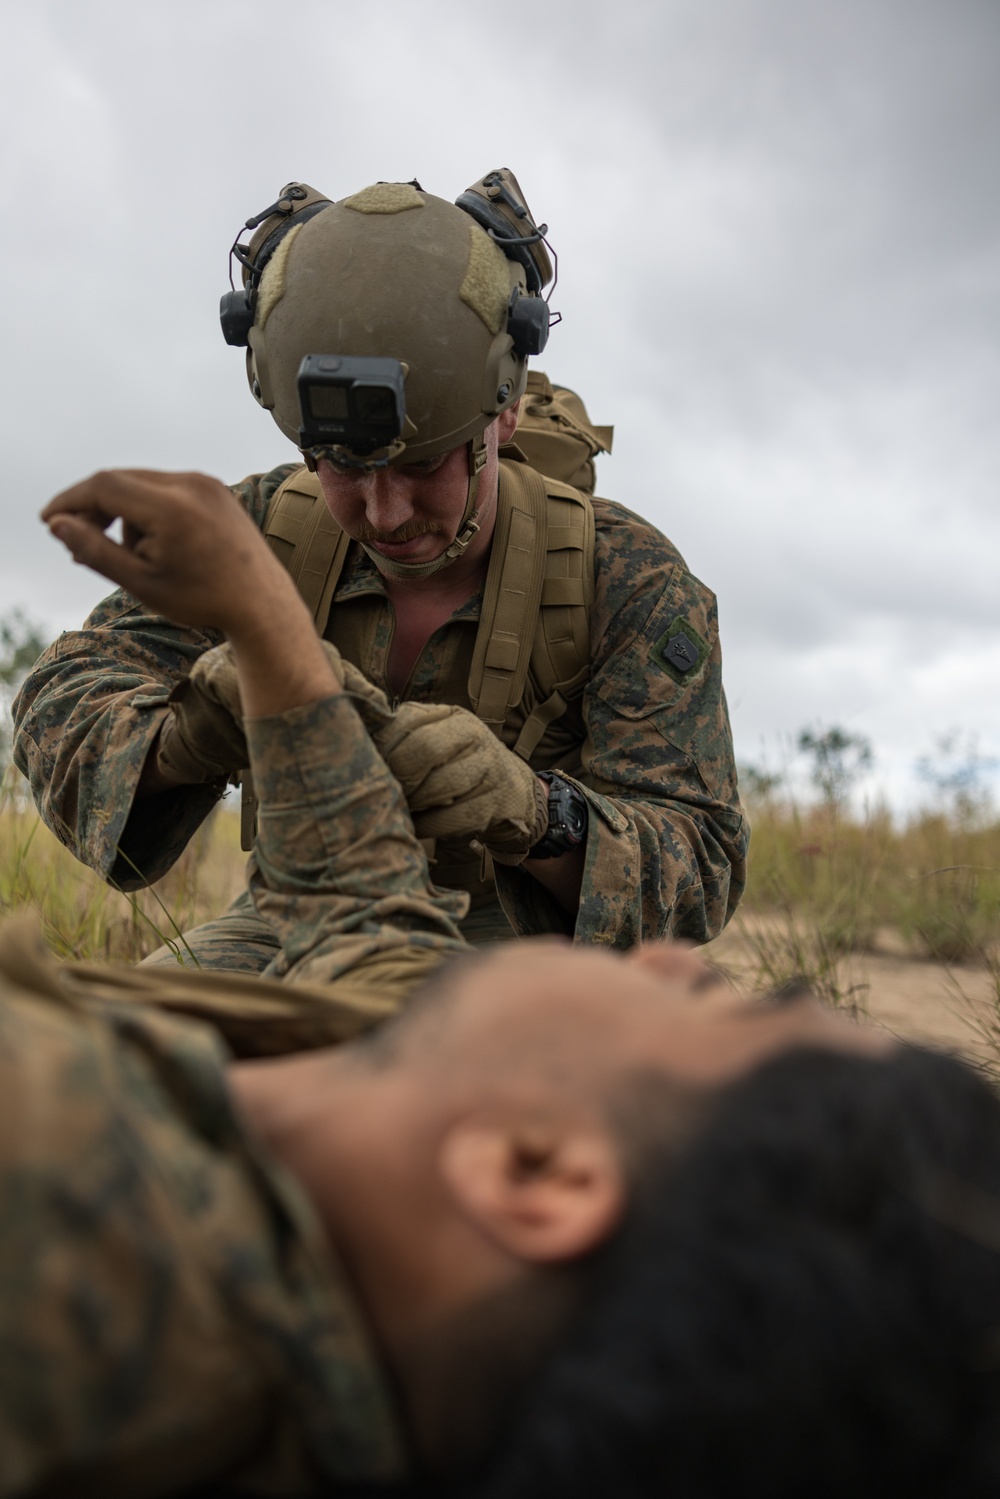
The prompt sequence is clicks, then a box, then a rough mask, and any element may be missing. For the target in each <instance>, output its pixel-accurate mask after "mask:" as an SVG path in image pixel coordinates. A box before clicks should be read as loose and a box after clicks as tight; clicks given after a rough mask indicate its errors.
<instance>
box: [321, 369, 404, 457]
mask: <svg viewBox="0 0 1000 1499" xmlns="http://www.w3.org/2000/svg"><path fill="white" fill-rule="evenodd" d="M404 377H405V372H404V370H403V366H402V365H401V364H400V362H399V360H398V359H364V358H359V357H356V356H352V355H347V354H307V355H306V357H305V358H304V359H303V361H302V363H301V364H300V365H299V373H298V377H297V380H298V387H299V408H300V410H301V413H302V426H301V427H300V428H299V447H300V448H302V449H303V450H306V449H309V448H328V447H329V448H346V449H347V451H348V452H349V453H354V454H357V455H358V457H360V458H366V457H367V456H368V455H369V454H370V453H374V452H375V451H376V450H377V449H378V448H387V447H389V445H390V444H391V443H393V442H395V441H396V439H397V437H399V436H400V435H401V433H402V431H403V423H404V422H405V420H406V399H405V393H404V389H403V381H404Z"/></svg>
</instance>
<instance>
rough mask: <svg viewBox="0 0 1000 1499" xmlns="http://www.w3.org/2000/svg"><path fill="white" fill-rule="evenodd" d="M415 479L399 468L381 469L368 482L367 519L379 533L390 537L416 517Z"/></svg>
mask: <svg viewBox="0 0 1000 1499" xmlns="http://www.w3.org/2000/svg"><path fill="white" fill-rule="evenodd" d="M413 488H414V486H413V480H412V478H410V477H409V475H407V474H401V473H399V472H398V470H396V469H392V468H380V469H376V470H375V472H374V473H371V474H366V475H365V479H364V500H365V519H366V520H367V522H368V524H369V525H370V526H373V527H374V528H375V530H376V531H381V532H382V533H383V534H384V535H388V534H389V533H390V532H391V531H398V530H399V528H400V526H405V525H406V524H407V522H408V521H411V520H412V519H413V518H414V516H415V514H416V507H415V505H414V497H413Z"/></svg>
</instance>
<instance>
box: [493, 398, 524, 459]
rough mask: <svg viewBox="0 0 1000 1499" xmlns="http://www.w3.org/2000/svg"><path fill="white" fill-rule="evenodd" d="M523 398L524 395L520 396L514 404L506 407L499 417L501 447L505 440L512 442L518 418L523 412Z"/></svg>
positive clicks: (498, 434)
mask: <svg viewBox="0 0 1000 1499" xmlns="http://www.w3.org/2000/svg"><path fill="white" fill-rule="evenodd" d="M522 399H523V397H522V396H518V398H517V400H516V401H515V402H514V403H513V405H511V406H508V407H506V408H505V409H504V410H503V411H501V413H500V415H499V416H498V417H497V442H498V443H499V446H500V447H503V445H504V443H505V442H510V440H511V438H512V437H513V436H514V433H515V431H516V430H517V419H518V417H519V416H520V414H521V401H522Z"/></svg>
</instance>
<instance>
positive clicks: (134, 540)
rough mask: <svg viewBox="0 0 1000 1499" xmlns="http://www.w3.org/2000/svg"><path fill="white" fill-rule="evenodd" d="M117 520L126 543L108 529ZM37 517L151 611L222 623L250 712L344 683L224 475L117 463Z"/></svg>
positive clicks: (313, 696) (308, 698)
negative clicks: (222, 478) (215, 476)
mask: <svg viewBox="0 0 1000 1499" xmlns="http://www.w3.org/2000/svg"><path fill="white" fill-rule="evenodd" d="M119 519H120V520H121V521H122V535H123V539H122V541H121V542H117V541H113V540H112V539H111V537H110V536H107V535H106V534H105V533H106V531H107V528H108V527H109V526H110V525H111V524H112V522H114V521H115V520H119ZM42 520H43V521H44V522H45V524H46V525H47V526H48V528H49V530H50V531H51V532H52V534H53V536H55V537H57V538H58V539H59V540H60V541H61V542H62V543H63V545H64V546H65V547H67V548H68V550H69V551H70V552H71V554H72V556H73V558H74V560H75V561H77V562H82V563H84V564H86V566H87V567H92V568H93V569H94V570H95V572H99V573H101V574H103V576H104V577H106V578H110V579H111V581H112V582H113V583H118V584H120V585H121V587H123V588H125V589H127V590H128V592H129V593H132V594H134V595H135V596H136V598H138V599H141V600H142V602H143V603H144V604H148V605H149V606H150V608H151V609H155V610H156V611H157V612H158V613H160V614H165V615H166V616H167V618H168V619H172V620H175V621H176V622H177V623H178V624H182V625H196V626H199V627H202V628H204V627H207V626H212V627H215V628H216V629H220V630H223V631H225V633H226V635H228V636H229V639H230V641H231V642H232V646H233V651H234V654H235V659H236V665H237V668H238V671H239V681H240V693H241V696H242V699H243V705H244V709H245V711H246V713H247V714H248V715H249V716H251V717H257V716H261V715H266V714H270V713H283V712H285V711H286V710H288V709H290V708H294V707H297V706H299V705H302V704H305V703H309V702H314V701H316V700H317V699H318V698H321V697H325V696H327V695H328V694H329V693H331V692H338V691H339V690H340V686H339V683H338V681H337V678H336V676H335V675H334V673H333V672H332V671H331V669H330V666H329V664H328V663H327V659H326V657H325V655H324V654H323V649H322V646H321V644H320V642H319V640H318V638H317V636H316V631H315V629H314V628H313V622H312V618H311V616H310V614H309V611H308V610H307V609H306V606H305V604H304V603H303V602H302V600H301V598H300V597H299V595H298V593H297V591H296V589H295V585H294V584H293V583H292V581H291V579H290V578H289V576H288V574H287V573H286V572H285V570H284V568H283V567H282V566H281V563H280V562H279V561H278V559H277V558H276V557H275V556H274V554H273V553H272V552H271V549H270V547H269V546H268V545H267V543H266V542H265V540H264V538H263V536H262V535H261V534H260V532H259V531H258V530H257V527H256V526H255V525H254V523H253V521H252V520H251V519H250V517H249V516H248V515H247V514H246V512H245V511H244V510H243V508H242V506H241V505H240V504H239V502H238V501H237V500H236V499H235V498H234V496H233V495H232V494H231V493H230V491H229V490H228V489H227V488H226V486H225V485H224V484H221V483H220V482H219V481H218V479H210V478H209V477H208V476H207V475H206V474H173V473H160V472H158V471H155V470H151V469H110V470H107V471H105V472H103V473H98V474H94V475H92V477H91V478H89V479H84V480H83V482H82V483H81V484H74V485H73V487H72V488H71V489H66V490H64V491H63V493H62V494H58V495H56V497H55V499H54V500H50V501H49V503H48V505H46V507H45V509H44V510H43V511H42Z"/></svg>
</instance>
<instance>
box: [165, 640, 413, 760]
mask: <svg viewBox="0 0 1000 1499" xmlns="http://www.w3.org/2000/svg"><path fill="white" fill-rule="evenodd" d="M323 648H324V650H325V651H326V653H327V656H328V657H329V660H330V665H331V666H332V667H333V672H334V675H335V676H336V678H337V680H338V681H339V682H340V685H341V686H342V687H343V688H344V690H345V691H346V692H348V693H350V695H351V698H352V699H353V700H354V702H355V704H356V705H357V707H358V711H359V712H360V713H361V717H362V719H363V720H364V723H365V726H366V728H367V729H368V731H369V733H374V732H375V731H376V730H377V729H378V728H379V727H381V726H382V725H384V724H385V723H386V722H388V721H391V719H392V710H391V708H390V707H389V700H388V698H387V697H386V695H385V693H384V692H380V691H379V689H378V688H377V687H376V686H374V685H373V684H372V683H371V682H369V680H368V678H367V677H366V676H365V675H364V673H363V672H361V671H359V670H358V668H357V667H356V666H353V665H352V664H351V662H350V661H345V660H344V659H343V657H342V656H341V654H340V652H339V651H338V650H337V648H336V646H334V645H331V644H330V642H329V641H328V640H324V641H323ZM169 703H170V710H171V711H170V713H169V714H168V716H167V718H166V719H165V720H164V724H163V727H162V729H161V730H160V740H159V745H158V747H157V762H156V763H157V768H158V769H159V770H161V771H162V772H163V774H164V775H165V776H167V777H168V778H169V779H170V780H172V781H175V782H176V783H177V784H178V785H189V786H190V785H199V784H201V783H203V782H205V781H214V780H217V779H219V778H220V777H223V776H228V775H231V774H232V772H233V771H236V770H244V769H245V768H246V767H247V766H248V765H249V764H250V756H249V754H248V752H247V742H246V735H245V734H244V732H243V707H242V704H241V702H240V691H239V683H238V680H237V675H236V663H235V661H234V660H233V653H232V648H231V647H230V645H229V643H228V642H224V643H223V644H222V645H217V646H215V648H214V649H213V650H210V651H206V652H205V653H204V655H202V656H199V657H198V660H197V661H196V662H195V664H194V666H193V667H192V668H191V673H190V675H189V676H187V677H185V678H184V679H183V680H182V681H180V682H178V683H177V684H176V686H175V687H174V688H173V690H172V692H171V694H170V698H169Z"/></svg>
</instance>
